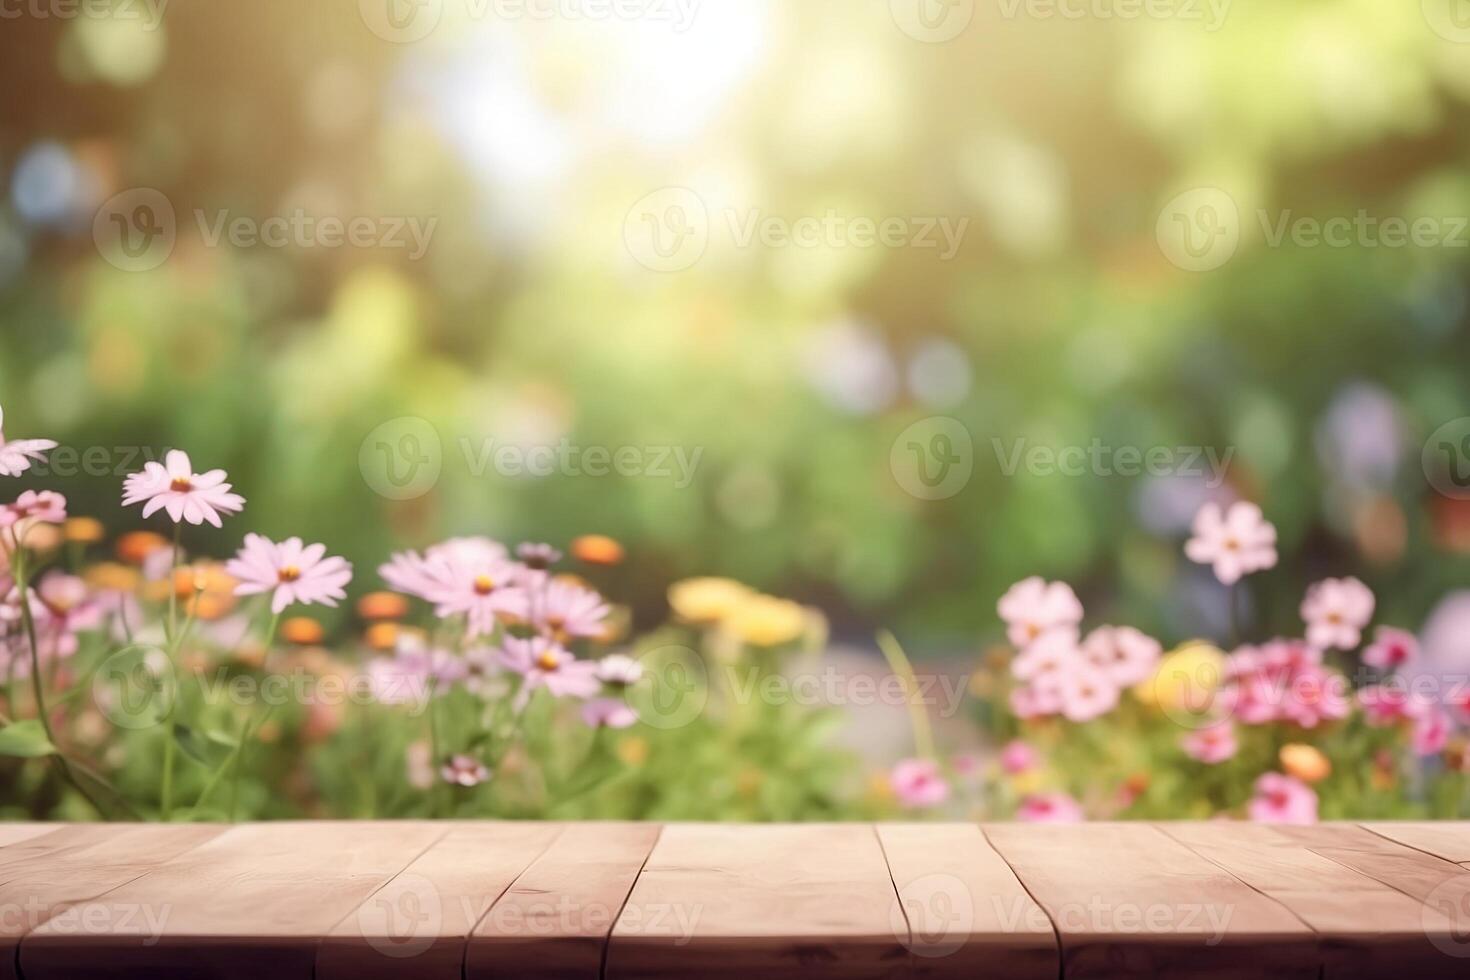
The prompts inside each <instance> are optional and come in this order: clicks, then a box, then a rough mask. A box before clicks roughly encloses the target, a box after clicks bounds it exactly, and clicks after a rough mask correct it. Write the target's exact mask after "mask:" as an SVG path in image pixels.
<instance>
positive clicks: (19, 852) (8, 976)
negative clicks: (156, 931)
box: [0, 824, 224, 980]
mask: <svg viewBox="0 0 1470 980" xmlns="http://www.w3.org/2000/svg"><path fill="white" fill-rule="evenodd" d="M223 831H224V828H222V827H216V826H190V827H159V826H148V825H143V824H78V825H71V826H64V827H61V828H60V829H57V830H56V831H55V832H54V833H49V834H41V835H38V836H34V837H31V838H28V839H26V840H23V841H21V842H18V843H13V844H10V845H7V846H6V847H5V849H4V854H5V861H4V864H3V866H0V882H3V884H0V908H3V909H5V910H7V911H8V912H9V911H13V912H14V913H15V914H13V915H12V914H7V915H5V916H3V917H0V980H15V978H16V977H17V976H18V973H17V963H18V962H19V961H18V958H17V950H18V948H19V947H20V944H21V943H22V941H23V940H24V939H25V938H26V937H27V934H29V933H31V932H32V931H33V930H35V929H38V928H44V927H45V926H46V925H47V924H49V922H50V921H52V920H53V919H56V918H57V917H61V924H62V925H63V926H65V927H66V928H68V929H69V930H72V931H75V930H77V929H80V928H91V929H95V928H100V927H101V926H100V925H99V920H98V918H97V917H98V916H102V917H106V918H107V919H108V920H110V922H111V924H112V927H113V928H117V929H123V928H135V929H141V928H146V924H147V918H148V915H149V914H154V915H156V914H158V912H157V910H156V909H153V908H142V907H138V906H133V905H123V904H119V905H113V904H111V903H110V902H109V900H108V899H107V896H108V895H109V894H110V893H112V892H114V891H115V890H116V889H119V888H122V887H124V886H126V885H127V884H128V883H129V882H132V881H134V880H136V879H137V878H139V877H141V876H143V875H145V874H147V873H148V872H149V871H151V870H152V869H153V868H155V867H157V866H158V865H159V864H161V863H163V862H165V861H168V860H170V859H171V858H174V857H177V856H178V855H180V854H184V853H187V852H188V851H189V850H190V849H192V848H195V847H198V846H200V845H202V844H204V843H205V842H207V841H209V840H211V839H213V838H215V837H218V836H220V834H221V833H223ZM81 904H89V905H91V906H93V907H95V908H97V909H98V911H95V912H92V913H90V915H91V918H83V919H80V920H78V919H77V918H76V916H75V913H74V911H73V910H74V909H75V907H76V906H78V905H81ZM36 976H37V975H36V974H29V975H28V980H36Z"/></svg>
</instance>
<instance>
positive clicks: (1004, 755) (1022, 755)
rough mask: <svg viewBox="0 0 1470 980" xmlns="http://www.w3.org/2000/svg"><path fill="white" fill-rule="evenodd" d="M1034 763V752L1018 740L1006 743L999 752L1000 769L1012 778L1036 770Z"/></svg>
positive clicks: (1035, 760)
mask: <svg viewBox="0 0 1470 980" xmlns="http://www.w3.org/2000/svg"><path fill="white" fill-rule="evenodd" d="M1036 762H1037V754H1036V750H1035V749H1033V748H1032V747H1031V746H1030V745H1028V744H1026V743H1025V742H1023V741H1021V740H1020V739H1016V740H1014V741H1011V742H1007V743H1006V747H1005V748H1003V749H1001V750H1000V767H1001V769H1003V770H1005V771H1006V772H1007V773H1010V774H1011V775H1012V776H1019V775H1020V774H1021V773H1023V772H1030V771H1031V770H1032V769H1035V768H1036Z"/></svg>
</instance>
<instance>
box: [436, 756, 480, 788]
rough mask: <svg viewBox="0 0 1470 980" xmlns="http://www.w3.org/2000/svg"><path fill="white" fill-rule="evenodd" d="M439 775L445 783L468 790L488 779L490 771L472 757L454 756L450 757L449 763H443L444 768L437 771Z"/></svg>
mask: <svg viewBox="0 0 1470 980" xmlns="http://www.w3.org/2000/svg"><path fill="white" fill-rule="evenodd" d="M439 775H440V776H442V777H443V778H444V781H445V782H446V783H450V784H451V785H454V786H463V787H465V788H466V789H468V788H470V787H473V786H478V785H480V784H481V783H483V782H485V781H486V780H487V779H489V778H490V770H489V769H486V768H485V764H484V763H483V762H481V761H480V760H479V759H476V758H475V757H474V756H472V755H456V756H451V757H450V759H449V761H448V762H446V763H444V767H443V768H442V769H440V770H439Z"/></svg>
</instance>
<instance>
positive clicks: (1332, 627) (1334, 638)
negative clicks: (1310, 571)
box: [1302, 578, 1376, 650]
mask: <svg viewBox="0 0 1470 980" xmlns="http://www.w3.org/2000/svg"><path fill="white" fill-rule="evenodd" d="M1375 604H1376V603H1375V600H1374V598H1373V592H1372V591H1371V590H1370V589H1369V588H1368V587H1367V586H1366V585H1364V584H1363V583H1362V582H1359V581H1358V580H1357V579H1355V578H1330V579H1327V580H1326V581H1323V582H1318V583H1317V584H1316V585H1314V586H1312V587H1311V588H1310V589H1308V590H1307V597H1306V598H1305V599H1303V600H1302V619H1304V620H1306V622H1307V641H1308V642H1309V643H1311V644H1312V646H1314V647H1317V648H1318V649H1320V650H1333V649H1338V650H1351V649H1353V648H1354V647H1356V646H1357V645H1358V644H1359V643H1361V642H1362V641H1363V628H1364V627H1365V626H1367V625H1368V620H1370V619H1372V618H1373V609H1374V606H1375Z"/></svg>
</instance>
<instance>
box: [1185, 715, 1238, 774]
mask: <svg viewBox="0 0 1470 980" xmlns="http://www.w3.org/2000/svg"><path fill="white" fill-rule="evenodd" d="M1179 744H1180V745H1181V746H1182V747H1183V749H1184V754H1185V755H1187V756H1189V757H1190V758H1191V759H1194V760H1196V761H1198V762H1203V763H1206V764H1208V765H1212V766H1214V765H1218V764H1220V763H1222V762H1224V761H1225V760H1226V759H1231V758H1234V757H1235V753H1236V752H1237V751H1238V750H1239V749H1240V745H1239V744H1238V743H1237V742H1236V740H1235V726H1234V725H1233V724H1231V723H1230V722H1228V721H1226V722H1221V723H1220V724H1218V725H1210V726H1209V727H1207V728H1201V729H1200V730H1199V731H1197V732H1190V733H1189V734H1188V735H1185V736H1184V737H1183V738H1181V739H1180V740H1179Z"/></svg>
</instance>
